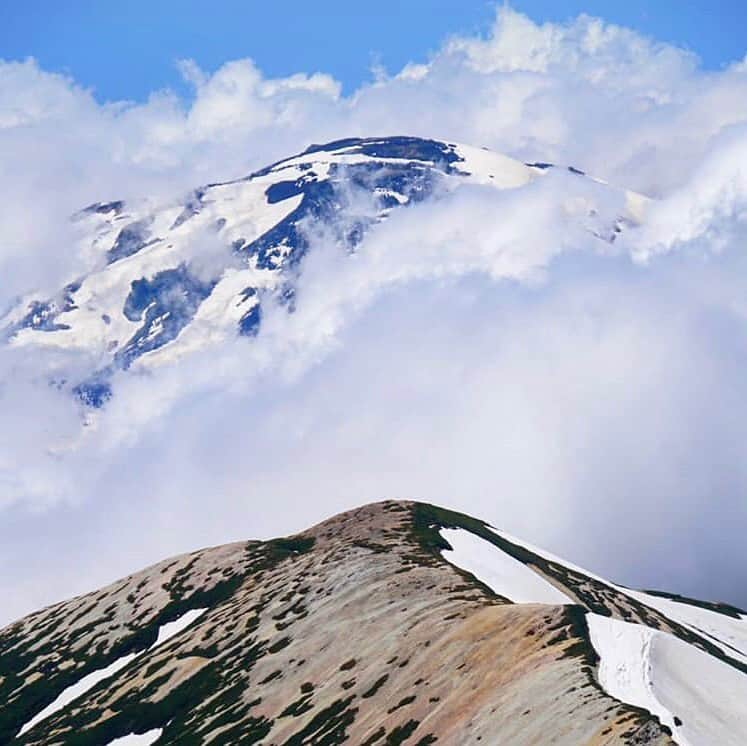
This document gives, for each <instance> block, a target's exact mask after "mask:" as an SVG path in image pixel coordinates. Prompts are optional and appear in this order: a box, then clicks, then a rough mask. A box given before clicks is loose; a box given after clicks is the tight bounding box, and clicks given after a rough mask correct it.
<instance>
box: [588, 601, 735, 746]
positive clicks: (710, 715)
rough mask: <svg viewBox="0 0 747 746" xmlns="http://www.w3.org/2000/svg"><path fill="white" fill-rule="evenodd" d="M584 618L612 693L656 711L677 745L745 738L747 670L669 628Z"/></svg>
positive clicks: (728, 745) (725, 743)
mask: <svg viewBox="0 0 747 746" xmlns="http://www.w3.org/2000/svg"><path fill="white" fill-rule="evenodd" d="M586 619H587V622H588V625H589V633H590V637H591V642H592V644H593V645H594V648H595V650H596V651H597V653H598V655H599V657H600V664H599V669H598V677H599V683H600V684H601V686H602V688H603V689H604V690H605V691H606V692H607V693H608V694H609V695H610V696H612V697H614V698H615V699H617V700H620V701H622V702H625V703H627V704H631V705H635V706H636V707H642V708H643V709H645V710H647V711H648V712H650V713H652V714H653V715H655V716H657V717H658V718H659V720H660V721H661V722H662V723H663V724H664V725H666V726H668V727H669V728H670V729H671V730H672V733H673V734H674V735H673V738H674V740H675V741H676V743H677V744H679V746H712V744H719V746H740V745H742V744H745V743H747V675H745V674H743V673H741V672H740V671H738V670H737V669H736V668H734V667H733V666H730V665H729V664H727V663H724V662H723V661H721V660H719V659H718V658H715V657H713V656H712V655H709V654H708V653H706V652H704V651H702V650H700V649H698V648H696V647H695V646H693V645H690V644H689V643H686V642H685V641H684V640H680V639H679V638H678V637H676V636H674V635H671V634H669V633H666V632H660V631H658V630H654V629H650V628H649V627H645V626H643V625H641V624H632V623H630V622H623V621H620V620H618V619H612V618H611V617H605V616H600V615H599V614H593V613H588V614H587V615H586Z"/></svg>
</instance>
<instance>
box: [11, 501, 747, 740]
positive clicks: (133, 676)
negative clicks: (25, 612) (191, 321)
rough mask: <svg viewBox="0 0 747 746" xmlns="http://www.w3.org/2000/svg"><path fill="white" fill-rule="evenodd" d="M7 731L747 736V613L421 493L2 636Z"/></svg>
mask: <svg viewBox="0 0 747 746" xmlns="http://www.w3.org/2000/svg"><path fill="white" fill-rule="evenodd" d="M0 742H1V743H19V744H91V746H93V745H95V746H101V745H102V744H127V743H129V744H135V743H137V744H159V745H160V744H180V745H184V744H208V743H210V744H252V743H257V744H260V743H261V744H289V745H293V744H341V743H350V744H412V745H413V746H415V745H416V744H417V745H419V746H425V744H435V743H437V744H453V745H455V746H456V745H461V744H491V745H493V744H510V745H512V746H519V745H522V744H526V745H527V746H528V745H529V744H549V743H553V744H567V745H568V746H579V745H580V744H657V746H658V745H662V746H663V745H664V744H671V743H677V744H680V745H683V744H690V745H695V744H704V745H708V746H715V745H716V744H718V745H719V746H728V745H729V744H734V745H735V746H737V745H740V744H744V743H747V617H746V616H745V613H744V612H742V611H740V610H739V609H735V608H733V607H730V606H726V605H720V604H712V603H706V602H698V601H693V600H690V599H685V598H680V597H676V596H669V595H666V594H661V593H653V592H641V591H633V590H630V589H627V588H623V587H621V586H619V585H615V584H614V583H611V582H608V581H606V580H603V579H602V578H599V577H597V576H595V575H593V574H591V573H589V572H587V571H585V570H581V569H579V568H577V567H574V566H573V565H571V564H569V563H567V562H564V561H563V560H560V559H558V558H556V557H553V556H551V555H549V554H548V553H547V552H544V551H542V550H540V549H536V548H534V547H531V546H529V545H527V544H525V543H524V542H521V541H519V540H518V539H516V538H514V537H512V536H509V535H508V534H506V533H504V532H502V531H499V530H496V529H494V528H491V527H490V526H488V525H487V524H485V523H483V522H482V521H479V520H476V519H474V518H471V517H469V516H466V515H461V514H458V513H454V512H451V511H448V510H444V509H440V508H436V507H434V506H431V505H427V504H421V503H413V502H383V503H377V504H373V505H369V506H366V507H363V508H359V509H357V510H353V511H350V512H348V513H343V514H341V515H339V516H336V517H334V518H332V519H330V520H327V521H325V522H324V523H321V524H320V525H318V526H316V527H314V528H312V529H309V530H308V531H305V532H303V533H301V534H298V535H296V536H291V537H286V538H282V539H276V540H273V541H266V542H256V541H250V542H239V543H235V544H228V545H226V546H222V547H215V548H211V549H205V550H202V551H198V552H194V553H191V554H187V555H182V556H180V557H175V558H172V559H169V560H165V561H163V562H161V563H159V564H157V565H154V566H153V567H150V568H148V569H146V570H144V571H142V572H139V573H136V574H134V575H130V576H128V577H126V578H123V579H122V580H120V581H118V582H116V583H113V584H112V585H110V586H108V587H106V588H102V589H101V590H99V591H95V592H93V593H89V594H87V595H85V596H81V597H78V598H75V599H72V600H71V601H67V602H64V603H60V604H56V605H54V606H51V607H49V608H47V609H44V610H42V611H39V612H37V613H34V614H31V615H30V616H28V617H26V618H24V619H22V620H20V621H18V622H16V623H15V624H11V625H10V626H8V627H6V628H4V629H2V630H0Z"/></svg>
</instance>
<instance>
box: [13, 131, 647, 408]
mask: <svg viewBox="0 0 747 746" xmlns="http://www.w3.org/2000/svg"><path fill="white" fill-rule="evenodd" d="M551 170H552V169H551V167H550V164H547V163H532V164H527V163H521V162H520V161H516V160H513V159H511V158H507V157H506V156H503V155H500V154H498V153H492V152H490V151H487V150H483V149H479V148H473V147H469V146H466V145H457V144H454V143H444V142H439V141H436V140H426V139H421V138H416V137H384V138H365V139H364V138H349V139H346V140H338V141H336V142H331V143H328V144H326V145H312V146H311V147H310V148H308V149H307V150H305V151H304V152H303V153H301V154H299V155H296V156H293V157H291V158H287V159H285V160H282V161H279V162H278V163H275V164H273V165H271V166H268V167H267V168H264V169H261V170H259V171H256V172H254V173H252V174H250V175H248V176H246V177H244V178H241V179H237V180H234V181H230V182H222V183H215V184H207V185H204V186H201V187H199V188H197V189H194V190H193V191H192V192H191V193H190V194H188V195H187V196H186V197H184V198H182V199H180V200H177V201H174V202H173V203H167V204H160V203H158V204H156V203H154V202H153V201H149V200H147V199H143V200H140V201H135V202H132V203H130V202H124V201H121V200H116V201H107V202H97V203H95V204H93V205H90V206H88V207H87V208H85V209H83V210H82V211H80V213H78V214H77V215H76V216H75V217H74V221H75V228H76V231H77V233H78V234H79V245H78V246H77V247H74V246H66V247H65V251H66V253H69V254H74V255H79V256H81V257H85V259H86V261H85V264H86V266H87V267H88V270H87V272H86V273H84V274H82V275H77V276H72V277H69V278H68V282H67V284H65V285H64V287H62V288H61V289H60V290H59V292H57V293H56V294H54V295H52V296H41V297H39V296H37V295H34V294H29V295H28V296H26V297H23V298H20V299H19V300H18V302H17V303H16V304H15V306H14V307H13V308H12V309H10V311H9V312H8V313H7V314H6V315H5V316H4V317H0V343H3V344H10V345H13V346H17V347H21V348H24V349H27V348H28V349H37V350H53V351H63V352H64V353H65V354H66V355H67V356H72V357H74V358H75V359H76V361H77V362H76V364H75V365H74V366H72V367H71V368H70V370H66V369H64V370H59V371H55V374H54V375H53V376H51V379H52V380H51V381H50V382H51V383H53V384H54V385H55V386H56V387H58V388H63V389H67V390H69V392H70V394H71V395H72V396H73V397H76V398H77V399H78V400H80V401H81V402H82V403H83V404H84V405H86V406H87V407H93V408H99V407H102V406H104V405H105V404H106V402H107V401H108V400H109V399H110V398H111V397H112V395H113V394H114V389H115V388H116V384H115V382H114V378H115V376H116V375H117V374H118V373H120V372H122V371H129V370H133V371H137V370H148V369H152V368H153V367H154V366H155V367H158V366H160V365H163V364H166V363H170V362H173V361H174V360H177V359H181V358H182V357H183V356H185V355H192V354H194V353H196V352H199V351H203V352H204V351H205V350H206V349H209V348H210V346H211V345H215V344H217V343H219V342H220V341H221V340H224V339H228V338H230V337H231V336H235V335H236V334H239V335H241V336H243V337H245V338H247V342H250V341H251V339H252V338H253V337H255V336H257V334H259V333H260V330H261V328H262V323H263V315H266V311H267V308H268V307H270V305H271V304H275V305H280V306H281V307H283V308H285V309H286V310H287V311H288V312H289V313H291V312H292V311H293V310H294V308H295V304H296V285H297V280H298V274H299V271H300V268H301V262H302V260H303V259H304V257H305V256H306V254H307V253H308V252H309V251H311V250H312V249H313V243H314V237H315V236H316V237H317V240H320V239H319V236H323V240H324V242H325V244H326V245H329V244H332V245H336V246H337V247H338V248H340V249H341V253H342V254H345V253H346V252H347V253H350V254H353V253H355V251H356V250H357V248H358V246H359V244H360V243H361V241H363V239H364V237H365V236H367V235H368V234H369V233H371V232H372V231H374V230H375V229H376V227H377V226H378V225H380V224H381V223H383V222H385V221H386V220H387V218H388V217H389V216H390V215H391V214H392V213H394V212H396V211H400V210H402V209H407V208H409V207H412V206H415V205H418V204H422V203H423V202H425V201H426V200H438V199H439V198H441V197H443V195H445V194H449V193H450V192H453V191H454V190H455V189H457V188H459V187H460V186H462V185H473V186H475V185H481V186H483V187H489V188H492V189H496V190H511V189H517V188H520V187H523V186H524V185H526V184H529V183H530V182H532V181H533V180H536V179H541V178H543V177H545V176H546V175H547V174H548V173H550V171H551ZM570 171H571V172H572V173H573V177H572V178H574V179H579V180H581V182H583V183H584V184H585V186H586V187H588V189H590V190H592V191H591V192H590V194H589V196H588V199H580V198H579V197H578V196H576V197H574V199H573V200H572V201H571V202H572V204H569V205H567V206H566V207H567V209H568V210H569V211H571V212H573V214H574V216H575V217H574V219H575V220H577V221H578V222H579V223H580V224H581V225H582V226H583V228H584V229H585V230H587V231H588V232H590V233H591V234H593V235H594V236H596V238H597V239H598V240H600V241H607V242H609V241H613V240H614V239H615V237H616V236H617V234H618V233H619V232H620V231H621V230H622V229H623V227H624V226H625V225H626V223H630V222H635V221H636V219H637V218H638V216H639V215H640V213H641V210H642V206H643V204H644V203H645V200H643V198H641V197H640V196H639V195H635V194H632V193H629V192H620V190H615V189H613V188H612V187H610V186H608V185H601V184H599V183H597V182H595V181H594V180H593V179H590V178H589V177H587V176H586V175H584V174H582V173H581V172H580V171H578V170H577V169H570ZM592 186H594V188H595V189H597V191H596V192H594V191H593V189H592ZM618 192H619V194H617V193H618ZM615 194H617V197H618V199H613V202H615V204H616V205H618V204H619V211H615V212H613V213H612V214H608V212H609V209H606V208H605V207H604V205H605V203H606V202H608V201H609V200H610V199H611V198H612V196H613V195H615ZM579 199H580V201H579ZM615 210H617V208H615ZM424 227H425V226H424ZM595 240H596V239H595ZM333 274H334V273H333ZM330 282H334V277H332V278H330Z"/></svg>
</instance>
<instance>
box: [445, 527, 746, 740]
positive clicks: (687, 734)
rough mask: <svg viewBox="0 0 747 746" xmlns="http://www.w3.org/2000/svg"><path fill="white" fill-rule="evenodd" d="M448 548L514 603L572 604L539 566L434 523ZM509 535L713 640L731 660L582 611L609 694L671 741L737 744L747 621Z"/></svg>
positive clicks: (741, 729)
mask: <svg viewBox="0 0 747 746" xmlns="http://www.w3.org/2000/svg"><path fill="white" fill-rule="evenodd" d="M440 533H441V536H443V538H444V539H446V540H447V541H448V542H449V544H450V545H451V547H452V550H451V551H449V550H444V551H443V552H442V554H443V557H444V558H445V559H446V560H447V561H448V562H450V563H451V564H453V565H454V566H456V567H459V568H461V569H462V570H466V571H467V572H470V573H472V574H473V575H474V576H475V577H476V578H477V579H478V580H479V581H481V582H482V583H484V584H485V585H487V586H488V587H489V588H491V589H492V590H493V591H494V592H495V593H496V594H498V595H499V596H502V597H504V598H506V599H508V600H510V601H512V602H514V603H543V604H573V603H576V601H574V599H573V595H574V594H573V588H569V589H568V590H569V593H568V594H567V595H566V594H565V593H563V591H562V590H561V589H559V588H558V587H556V585H557V584H553V583H550V582H549V580H548V579H547V578H546V577H545V575H544V574H543V573H542V571H541V570H540V569H539V568H538V567H536V566H535V565H532V564H530V563H525V562H522V561H521V560H519V559H517V558H515V557H513V556H512V555H511V554H510V553H509V552H507V551H504V550H503V549H501V548H499V547H498V546H495V545H494V544H492V543H490V542H489V541H487V540H485V539H483V538H481V537H480V536H477V535H475V534H473V533H471V532H470V531H467V530H464V529H442V530H441V532H440ZM494 533H495V535H496V536H497V537H501V538H504V539H507V540H509V541H511V542H512V543H513V544H516V545H517V546H518V547H521V548H522V549H526V550H528V551H530V552H532V553H534V554H536V555H537V557H538V558H543V559H546V560H550V561H552V562H554V563H558V564H560V565H562V566H564V567H566V568H568V569H569V570H573V571H574V572H575V573H580V574H582V575H585V576H586V577H587V578H590V579H593V580H594V581H595V582H597V583H602V584H604V585H605V586H606V587H607V588H608V589H609V591H610V592H611V593H612V594H615V596H616V597H617V598H619V599H620V600H621V601H625V599H634V600H635V601H637V602H640V603H641V604H645V605H646V606H648V607H649V608H650V609H653V610H656V611H658V612H660V613H661V614H662V615H663V616H664V617H666V619H667V620H671V621H672V622H676V623H678V624H681V625H682V626H683V627H684V628H685V629H687V630H690V631H692V632H694V633H696V634H697V635H698V636H699V637H700V638H701V639H703V640H704V641H706V642H708V643H712V644H714V645H716V646H717V648H719V649H720V650H721V651H723V652H724V654H725V655H726V656H728V657H729V658H731V659H732V661H733V663H730V662H729V661H727V660H722V659H721V658H719V657H717V656H716V655H712V654H710V653H708V652H706V651H705V650H703V649H700V648H699V647H697V646H696V645H694V644H692V643H691V642H689V641H686V640H683V639H680V638H679V637H677V636H676V635H675V634H672V633H670V632H666V631H662V630H660V629H657V628H654V627H649V626H646V625H644V624H641V623H633V622H629V621H624V620H622V619H619V618H615V616H614V613H615V612H614V609H611V610H610V615H609V616H605V615H602V614H598V613H593V612H590V611H587V613H586V621H587V625H588V630H589V639H590V642H591V644H592V645H593V647H594V649H595V651H596V652H597V654H598V656H599V665H598V668H597V674H596V677H597V680H598V683H599V685H600V686H601V687H602V689H603V690H604V691H605V692H607V694H609V695H610V696H611V697H613V698H614V699H617V700H619V701H621V702H625V703H626V704H630V705H634V706H635V707H639V708H642V709H644V710H646V711H648V712H649V713H651V714H652V715H654V716H655V717H657V718H658V719H659V721H660V722H661V723H662V724H664V725H666V726H667V727H668V728H669V729H670V730H671V731H672V734H673V738H674V740H675V742H676V743H677V744H679V746H716V745H718V746H744V744H746V743H747V673H745V671H744V670H740V668H738V665H739V664H740V663H742V662H744V661H745V660H747V658H746V657H745V651H747V622H746V621H745V617H744V616H743V615H737V614H734V615H733V616H730V615H729V614H728V613H725V612H724V613H722V612H720V611H714V610H711V609H708V608H703V607H701V606H696V605H693V604H689V603H686V602H685V601H677V600H674V599H671V598H666V597H663V596H657V595H652V594H650V593H645V592H642V591H634V590H630V589H628V588H623V587H622V586H618V585H615V584H613V583H608V582H606V581H604V580H603V579H602V578H600V577H599V576H596V575H593V574H591V573H588V572H587V571H585V570H582V569H581V568H579V567H577V566H575V565H572V564H570V563H568V562H565V561H564V560H561V559H559V558H558V557H555V556H554V555H552V554H550V553H548V552H544V551H543V550H540V549H537V548H536V547H533V546H532V545H531V544H527V543H525V542H520V541H518V540H517V539H515V538H514V537H511V536H509V535H508V534H505V533H503V532H501V531H497V530H496V531H494Z"/></svg>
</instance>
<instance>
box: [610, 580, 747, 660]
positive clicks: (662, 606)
mask: <svg viewBox="0 0 747 746" xmlns="http://www.w3.org/2000/svg"><path fill="white" fill-rule="evenodd" d="M621 590H622V592H623V593H626V594H627V595H628V596H632V597H633V598H635V599H636V600H638V601H640V602H641V603H644V604H646V605H647V606H650V607H651V608H653V609H656V610H657V611H659V612H661V613H662V614H664V616H665V617H667V618H668V619H671V620H673V621H675V622H679V623H680V624H684V625H685V626H686V627H689V628H690V629H692V630H694V631H695V632H697V633H698V634H700V635H702V636H703V637H705V638H708V639H710V641H711V642H713V643H715V644H716V645H718V647H720V648H721V649H722V650H723V651H724V653H726V654H727V655H729V656H731V657H732V658H737V659H739V660H741V661H743V662H745V663H747V622H746V621H745V618H744V617H741V618H739V619H736V618H735V617H732V616H729V615H728V614H723V613H721V612H718V611H712V610H711V609H704V608H701V607H700V606H694V605H693V604H688V603H685V602H682V601H676V600H675V599H671V598H666V597H663V596H653V595H651V594H650V593H644V592H643V591H632V590H629V589H627V588H622V589H621Z"/></svg>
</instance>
